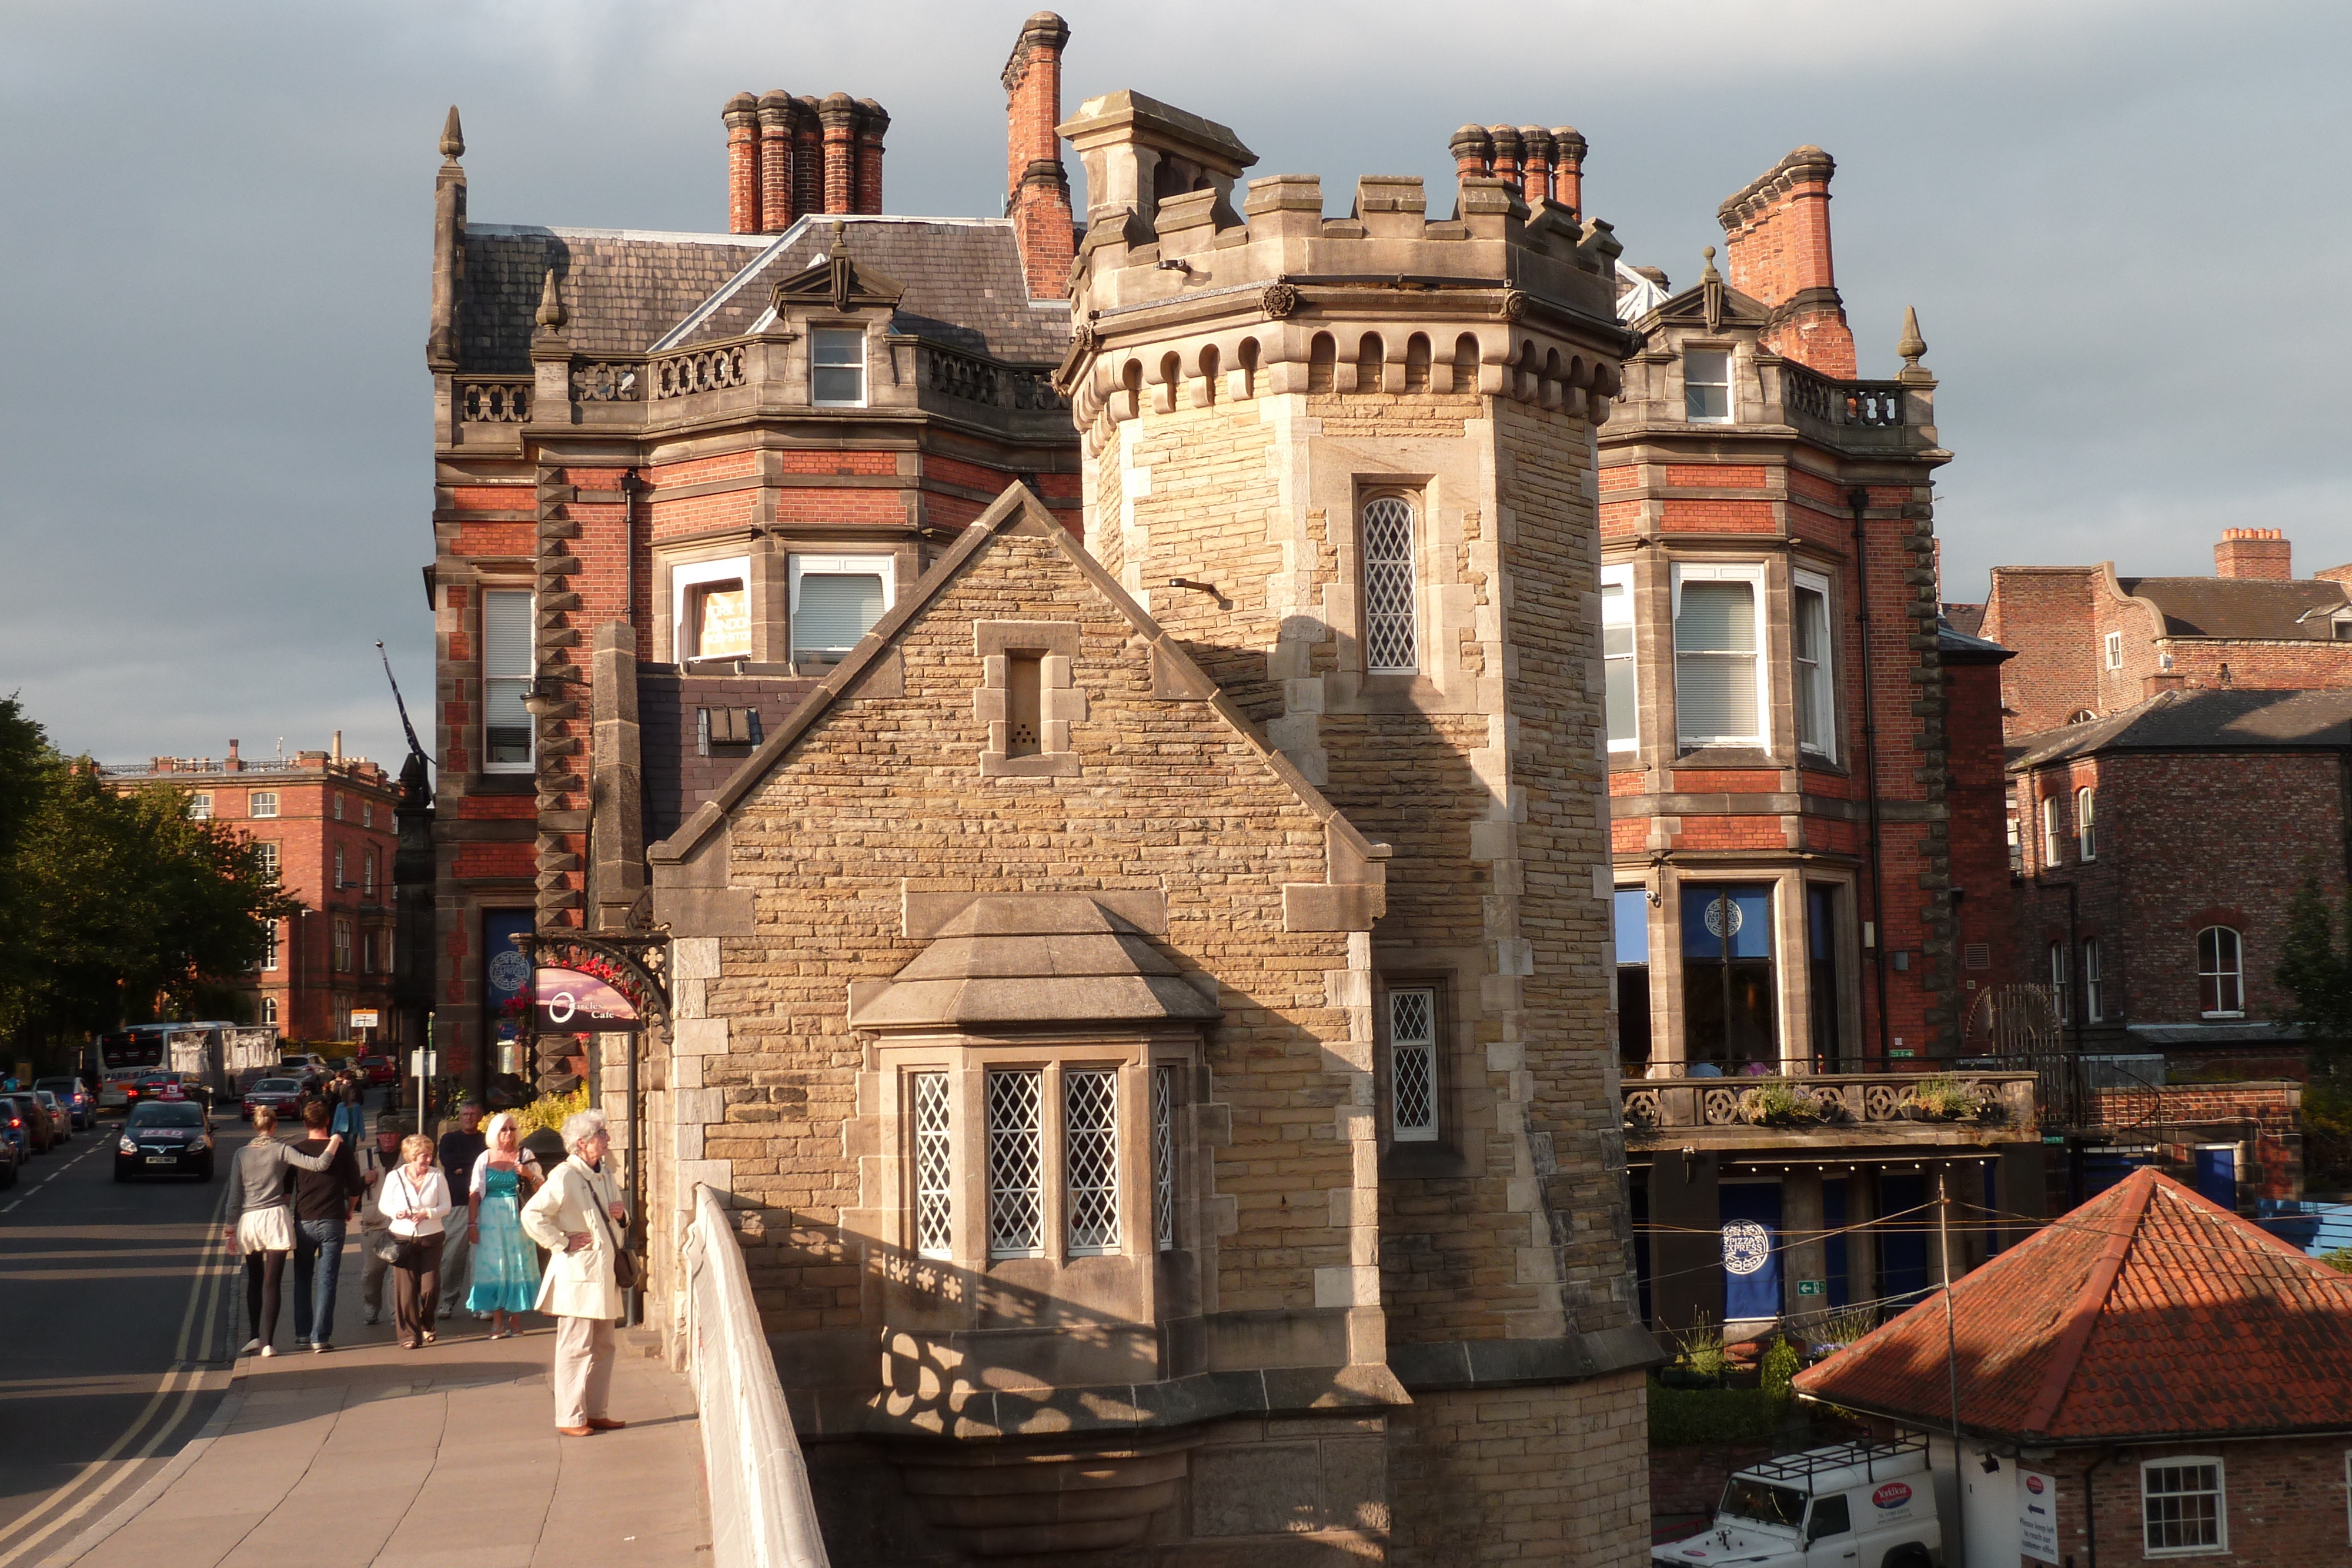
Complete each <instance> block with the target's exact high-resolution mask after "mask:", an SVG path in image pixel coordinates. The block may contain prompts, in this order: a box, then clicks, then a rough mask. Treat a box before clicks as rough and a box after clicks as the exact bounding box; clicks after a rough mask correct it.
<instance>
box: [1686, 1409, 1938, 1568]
mask: <svg viewBox="0 0 2352 1568" xmlns="http://www.w3.org/2000/svg"><path fill="white" fill-rule="evenodd" d="M1943 1561H1944V1531H1943V1526H1942V1524H1941V1523H1940V1521H1938V1520H1937V1517H1936V1486H1935V1478H1934V1477H1933V1476H1932V1475H1931V1474H1929V1473H1928V1469H1927V1441H1926V1439H1924V1438H1906V1439H1905V1440H1904V1441H1902V1442H1899V1443H1882V1442H1876V1441H1871V1440H1864V1441H1863V1442H1859V1443H1839V1444H1835V1445H1833V1446H1832V1447H1830V1448H1809V1449H1807V1450H1806V1451H1805V1452H1803V1453H1801V1454H1783V1455H1781V1456H1780V1458H1777V1459H1767V1460H1765V1461H1764V1462H1763V1463H1761V1464H1757V1465H1750V1466H1749V1467H1748V1469H1744V1470H1740V1471H1738V1472H1736V1473H1735V1474H1734V1475H1733V1476H1732V1478H1731V1479H1730V1480H1729V1481H1727V1482H1726V1483H1725V1485H1724V1489H1723V1501H1722V1502H1721V1503H1719V1504H1718V1505H1717V1508H1716V1511H1715V1523H1714V1524H1713V1525H1711V1526H1710V1527H1708V1528H1707V1529H1706V1530H1705V1531H1702V1532H1700V1533H1699V1534H1697V1535H1694V1536H1692V1537H1691V1538H1690V1539H1689V1540H1687V1541H1678V1542H1675V1543H1674V1544H1673V1545H1671V1546H1654V1547H1652V1548H1651V1549H1650V1562H1651V1563H1652V1564H1653V1568H1695V1565H1696V1568H1714V1565H1715V1564H1717V1563H1738V1564H1740V1568H1938V1565H1939V1564H1941V1563H1942V1562H1943Z"/></svg>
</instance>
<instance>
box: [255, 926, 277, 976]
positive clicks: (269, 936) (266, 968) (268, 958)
mask: <svg viewBox="0 0 2352 1568" xmlns="http://www.w3.org/2000/svg"><path fill="white" fill-rule="evenodd" d="M259 967H260V968H261V970H262V971H263V972H264V973H265V974H268V973H275V972H276V970H277V968H278V922H276V921H275V920H271V921H268V922H266V923H265V924H264V926H263V937H262V946H261V963H260V966H259Z"/></svg>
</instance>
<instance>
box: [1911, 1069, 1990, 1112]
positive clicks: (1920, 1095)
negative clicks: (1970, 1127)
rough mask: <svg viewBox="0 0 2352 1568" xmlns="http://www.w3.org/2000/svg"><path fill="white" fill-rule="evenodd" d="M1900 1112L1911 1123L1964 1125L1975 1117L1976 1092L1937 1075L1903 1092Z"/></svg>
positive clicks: (1948, 1076)
mask: <svg viewBox="0 0 2352 1568" xmlns="http://www.w3.org/2000/svg"><path fill="white" fill-rule="evenodd" d="M1901 1111H1902V1114H1903V1115H1904V1116H1905V1118H1906V1119H1907V1120H1910V1121H1914V1122H1965V1121H1969V1120H1970V1119H1972V1118H1973V1117H1974V1116H1975V1115H1976V1113H1977V1092H1976V1091H1975V1089H1973V1088H1972V1087H1970V1086H1969V1085H1968V1084H1966V1083H1963V1082H1960V1081H1959V1080H1958V1079H1957V1078H1954V1077H1952V1076H1951V1075H1950V1074H1948V1073H1938V1074H1937V1076H1935V1077H1933V1078H1923V1079H1921V1080H1920V1081H1919V1082H1916V1083H1914V1084H1913V1085H1911V1087H1910V1088H1908V1089H1906V1090H1905V1091H1904V1092H1903V1101H1902V1105H1901Z"/></svg>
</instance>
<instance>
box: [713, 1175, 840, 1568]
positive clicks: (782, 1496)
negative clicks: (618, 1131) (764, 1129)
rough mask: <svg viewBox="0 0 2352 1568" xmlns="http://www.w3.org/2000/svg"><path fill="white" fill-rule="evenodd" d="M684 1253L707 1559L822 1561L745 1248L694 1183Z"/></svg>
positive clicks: (809, 1564) (754, 1565)
mask: <svg viewBox="0 0 2352 1568" xmlns="http://www.w3.org/2000/svg"><path fill="white" fill-rule="evenodd" d="M683 1261H684V1265H685V1271H686V1331H687V1347H688V1349H687V1375H688V1379H689V1380H690V1381H691V1382H692V1384H693V1385H694V1402H695V1405H696V1406H697V1407H698V1411H699V1415H700V1421H701V1427H702V1466H703V1474H704V1476H705V1478H706V1479H707V1481H708V1484H709V1489H710V1555H711V1563H712V1568H828V1559H827V1558H826V1556H825V1551H824V1536H823V1535H822V1534H820V1533H819V1532H818V1530H817V1521H816V1501H815V1499H814V1497H813V1496H812V1495H811V1494H810V1491H809V1479H808V1465H807V1464H806V1462H805V1461H803V1459H802V1458H801V1445H800V1438H799V1437H798V1436H797V1435H796V1434H795V1433H794V1432H793V1417H792V1412H791V1411H790V1410H789V1409H787V1408H786V1407H785V1405H784V1390H783V1385H782V1384H781V1383H779V1382H778V1381H777V1379H776V1364H775V1359H774V1357H772V1355H770V1354H769V1353H768V1341H767V1336H766V1334H765V1333H762V1332H761V1327H760V1308H759V1304H758V1302H757V1301H754V1300H753V1299H752V1296H751V1273H750V1271H749V1270H747V1269H746V1268H745V1267H744V1265H743V1249H742V1248H741V1247H740V1246H739V1245H737V1243H736V1240H735V1228H734V1227H733V1226H731V1225H730V1224H729V1223H728V1222H727V1209H726V1207H725V1205H724V1204H722V1203H721V1202H720V1200H719V1195H718V1194H717V1193H715V1192H713V1191H711V1190H710V1188H709V1187H708V1186H701V1185H699V1184H698V1185H697V1186H696V1187H695V1189H694V1223H693V1224H692V1225H691V1226H689V1227H688V1229H687V1233H686V1247H685V1249H684V1258H683Z"/></svg>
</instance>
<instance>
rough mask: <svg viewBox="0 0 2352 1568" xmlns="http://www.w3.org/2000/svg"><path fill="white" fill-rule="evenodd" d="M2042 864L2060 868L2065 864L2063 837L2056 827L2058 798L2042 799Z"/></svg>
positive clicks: (2051, 796) (2046, 796) (2044, 797)
mask: <svg viewBox="0 0 2352 1568" xmlns="http://www.w3.org/2000/svg"><path fill="white" fill-rule="evenodd" d="M2065 863H2066V840H2065V835H2064V834H2063V833H2062V832H2061V831H2059V827H2058V797H2057V796H2055V795H2044V796H2043V797H2042V864H2043V865H2045V866H2062V865H2064V864H2065Z"/></svg>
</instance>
